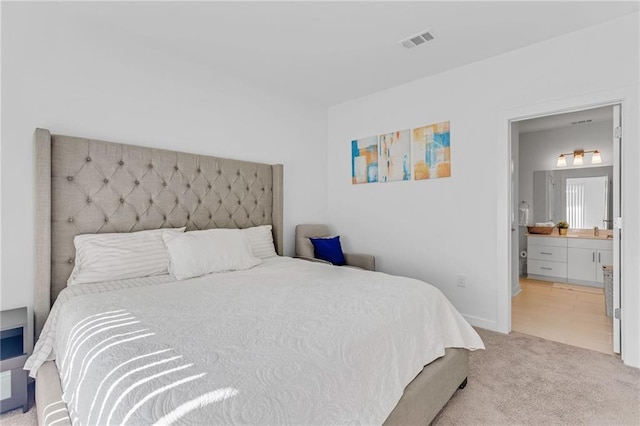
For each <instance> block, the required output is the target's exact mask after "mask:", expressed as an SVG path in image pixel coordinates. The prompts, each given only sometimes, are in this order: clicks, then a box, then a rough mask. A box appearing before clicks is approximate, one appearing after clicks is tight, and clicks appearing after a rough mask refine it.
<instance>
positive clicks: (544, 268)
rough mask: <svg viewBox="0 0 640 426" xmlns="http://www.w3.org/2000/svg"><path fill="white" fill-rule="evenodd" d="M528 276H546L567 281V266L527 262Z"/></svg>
mask: <svg viewBox="0 0 640 426" xmlns="http://www.w3.org/2000/svg"><path fill="white" fill-rule="evenodd" d="M527 274H529V275H532V274H533V275H545V276H548V277H558V278H563V279H565V280H566V279H567V264H566V262H565V263H560V262H549V261H546V260H535V259H529V261H528V262H527Z"/></svg>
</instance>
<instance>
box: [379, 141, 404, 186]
mask: <svg viewBox="0 0 640 426" xmlns="http://www.w3.org/2000/svg"><path fill="white" fill-rule="evenodd" d="M379 145H380V151H379V153H380V155H379V167H378V173H379V175H380V182H393V181H399V180H410V179H411V131H410V130H408V129H407V130H401V131H397V132H393V133H385V134H384V135H380V142H379Z"/></svg>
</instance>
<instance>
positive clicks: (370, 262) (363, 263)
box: [344, 253, 376, 271]
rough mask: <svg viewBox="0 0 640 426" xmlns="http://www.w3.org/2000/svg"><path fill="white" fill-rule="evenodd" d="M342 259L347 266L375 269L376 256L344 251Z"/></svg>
mask: <svg viewBox="0 0 640 426" xmlns="http://www.w3.org/2000/svg"><path fill="white" fill-rule="evenodd" d="M344 259H345V260H346V262H347V265H349V266H356V267H358V268H362V269H367V270H369V271H375V270H376V258H375V256H371V255H370V254H357V253H345V254H344Z"/></svg>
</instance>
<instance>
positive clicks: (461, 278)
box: [457, 274, 467, 287]
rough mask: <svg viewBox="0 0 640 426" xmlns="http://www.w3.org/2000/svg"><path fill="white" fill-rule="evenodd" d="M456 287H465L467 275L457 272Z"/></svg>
mask: <svg viewBox="0 0 640 426" xmlns="http://www.w3.org/2000/svg"><path fill="white" fill-rule="evenodd" d="M457 283H458V287H466V286H467V277H466V276H465V275H463V274H458V280H457Z"/></svg>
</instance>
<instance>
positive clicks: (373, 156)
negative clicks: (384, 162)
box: [351, 136, 378, 184]
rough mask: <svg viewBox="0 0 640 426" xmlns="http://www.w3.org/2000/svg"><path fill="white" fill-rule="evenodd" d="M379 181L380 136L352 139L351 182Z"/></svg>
mask: <svg viewBox="0 0 640 426" xmlns="http://www.w3.org/2000/svg"><path fill="white" fill-rule="evenodd" d="M372 182H378V137H377V136H370V137H368V138H363V139H357V140H355V141H351V183H352V184H357V183H372Z"/></svg>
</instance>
